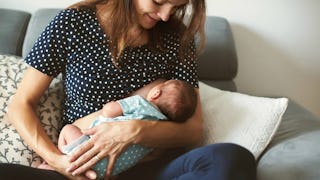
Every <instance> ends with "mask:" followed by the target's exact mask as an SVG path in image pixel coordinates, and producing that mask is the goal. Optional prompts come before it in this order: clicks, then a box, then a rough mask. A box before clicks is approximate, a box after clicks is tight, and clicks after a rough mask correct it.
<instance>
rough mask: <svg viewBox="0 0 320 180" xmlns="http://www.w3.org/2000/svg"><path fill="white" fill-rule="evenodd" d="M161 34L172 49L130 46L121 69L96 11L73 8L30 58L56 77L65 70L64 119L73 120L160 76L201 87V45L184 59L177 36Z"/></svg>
mask: <svg viewBox="0 0 320 180" xmlns="http://www.w3.org/2000/svg"><path fill="white" fill-rule="evenodd" d="M161 38H162V39H163V40H164V42H165V45H166V46H167V47H168V49H169V50H168V51H166V52H161V53H156V52H154V51H151V50H150V49H148V47H147V46H140V47H132V48H126V49H125V50H124V52H123V56H122V59H121V61H120V68H116V67H115V66H114V64H113V63H112V59H111V52H110V51H109V49H108V45H107V44H108V42H109V40H108V38H107V36H106V35H105V34H104V32H103V31H102V28H101V27H100V25H99V22H98V20H97V18H96V15H95V11H92V10H75V9H68V10H63V11H61V12H60V13H59V14H58V15H57V16H56V17H55V18H54V19H53V20H52V21H51V23H50V24H49V25H48V26H47V27H46V29H45V30H44V32H43V33H42V34H41V36H40V37H39V39H38V40H37V42H36V43H35V45H34V47H33V48H32V50H31V51H30V53H29V54H28V56H27V57H26V62H27V63H28V64H29V65H31V66H32V67H34V68H36V69H37V70H39V71H41V72H43V73H45V74H47V75H49V76H52V77H55V76H57V75H58V74H60V73H62V74H63V79H64V87H65V95H66V99H65V103H64V105H65V107H64V119H63V121H64V123H65V124H66V123H72V122H73V121H75V120H76V119H78V118H80V117H83V116H85V115H87V114H90V113H92V112H95V111H98V110H99V109H101V108H102V106H103V104H105V103H107V102H109V101H112V100H117V99H121V98H124V97H126V96H128V95H129V94H130V93H132V92H133V91H135V90H137V89H139V88H141V87H143V86H144V85H146V84H148V83H150V82H152V81H154V80H156V79H158V78H166V79H180V80H185V81H187V82H189V83H190V84H192V85H193V86H195V87H198V76H197V64H196V61H195V58H196V55H195V46H194V45H191V46H190V50H189V54H188V55H187V56H185V57H186V58H185V59H183V60H178V57H177V54H178V47H179V44H178V38H177V36H175V35H173V34H167V35H164V37H161Z"/></svg>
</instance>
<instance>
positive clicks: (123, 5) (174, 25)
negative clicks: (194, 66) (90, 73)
mask: <svg viewBox="0 0 320 180" xmlns="http://www.w3.org/2000/svg"><path fill="white" fill-rule="evenodd" d="M189 6H190V10H191V13H190V15H188V17H189V19H188V21H187V23H184V22H185V21H184V19H185V17H186V11H187V5H186V6H182V7H180V8H178V9H177V11H176V12H175V13H174V14H173V15H171V17H170V19H169V21H167V22H158V23H157V25H156V26H155V27H153V28H152V29H151V30H150V31H149V43H148V46H149V47H151V48H152V49H157V50H165V49H163V48H165V47H163V46H162V45H161V44H157V43H159V42H161V41H160V37H161V36H160V34H161V33H165V32H168V31H170V32H177V33H178V34H179V35H180V41H181V44H180V49H179V50H180V52H179V55H180V56H184V55H186V54H187V53H188V51H189V50H188V48H187V47H188V46H189V45H190V42H191V41H192V40H194V38H195V36H197V37H198V38H199V45H198V52H200V51H201V50H202V49H203V47H204V44H205V34H204V24H205V18H206V5H205V0H190V2H189ZM97 7H99V8H98V9H97ZM103 7H108V9H109V10H110V9H111V12H108V15H106V14H107V12H106V11H105V10H104V8H103ZM68 8H76V9H94V10H96V13H97V17H98V19H99V22H100V25H101V27H102V29H103V30H104V31H105V33H107V35H108V38H109V39H110V49H111V54H112V56H113V59H114V63H115V65H116V64H117V61H118V60H117V59H118V57H119V56H120V55H121V52H122V50H123V49H124V47H125V44H126V43H128V42H130V39H129V38H128V34H127V32H129V29H130V27H131V25H132V21H133V17H134V6H133V2H132V0H83V1H80V2H78V3H76V4H73V5H71V6H70V7H68ZM107 26H109V27H108V28H107ZM110 26H111V27H110ZM107 29H108V30H109V31H108V32H107ZM159 47H160V49H159ZM161 47H162V48H161Z"/></svg>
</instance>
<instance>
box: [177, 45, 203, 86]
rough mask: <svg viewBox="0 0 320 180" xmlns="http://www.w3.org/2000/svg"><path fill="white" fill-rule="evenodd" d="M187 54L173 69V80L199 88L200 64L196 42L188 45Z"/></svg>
mask: <svg viewBox="0 0 320 180" xmlns="http://www.w3.org/2000/svg"><path fill="white" fill-rule="evenodd" d="M187 48H188V50H187V51H185V52H187V54H184V55H182V56H181V57H183V58H182V59H180V60H178V61H176V64H174V66H173V67H172V76H173V77H172V78H173V79H179V80H183V81H186V82H188V83H190V84H191V85H192V86H194V87H196V88H198V87H199V77H198V62H197V60H198V59H197V53H196V46H195V43H194V41H192V42H190V43H189V45H188V47H187Z"/></svg>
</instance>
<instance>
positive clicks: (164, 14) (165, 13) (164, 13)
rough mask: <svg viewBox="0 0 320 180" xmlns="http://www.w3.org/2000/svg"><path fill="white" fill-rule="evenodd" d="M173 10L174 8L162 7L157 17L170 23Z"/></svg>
mask: <svg viewBox="0 0 320 180" xmlns="http://www.w3.org/2000/svg"><path fill="white" fill-rule="evenodd" d="M171 10H172V7H169V6H162V7H161V8H160V9H159V11H158V13H157V16H159V17H160V19H161V20H162V21H168V20H169V18H170V15H171Z"/></svg>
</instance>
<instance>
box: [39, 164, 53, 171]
mask: <svg viewBox="0 0 320 180" xmlns="http://www.w3.org/2000/svg"><path fill="white" fill-rule="evenodd" d="M37 168H39V169H46V170H54V169H53V168H52V167H51V166H50V165H49V164H47V163H46V162H43V163H41V164H40V165H39V166H38V167H37Z"/></svg>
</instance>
